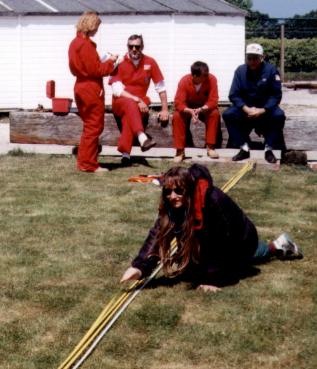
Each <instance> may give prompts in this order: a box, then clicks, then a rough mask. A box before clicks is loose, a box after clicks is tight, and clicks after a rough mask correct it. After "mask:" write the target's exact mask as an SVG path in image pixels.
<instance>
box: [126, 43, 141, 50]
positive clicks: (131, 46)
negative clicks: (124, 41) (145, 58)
mask: <svg viewBox="0 0 317 369" xmlns="http://www.w3.org/2000/svg"><path fill="white" fill-rule="evenodd" d="M128 48H129V49H130V50H133V49H135V50H140V49H141V45H129V44H128Z"/></svg>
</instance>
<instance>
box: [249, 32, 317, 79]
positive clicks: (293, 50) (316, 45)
mask: <svg viewBox="0 0 317 369" xmlns="http://www.w3.org/2000/svg"><path fill="white" fill-rule="evenodd" d="M248 42H257V43H259V44H261V45H262V46H263V48H264V52H265V59H266V60H267V61H269V62H270V63H272V64H274V65H276V66H277V67H278V66H279V63H280V46H281V45H280V44H281V41H280V40H279V39H275V40H272V39H267V38H252V39H249V40H248ZM316 50H317V38H310V39H286V40H285V71H286V72H295V73H298V72H314V71H316V70H317V57H316Z"/></svg>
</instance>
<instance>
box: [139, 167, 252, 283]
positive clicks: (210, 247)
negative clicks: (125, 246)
mask: <svg viewBox="0 0 317 369" xmlns="http://www.w3.org/2000/svg"><path fill="white" fill-rule="evenodd" d="M189 170H190V172H191V174H192V176H193V177H194V178H195V180H196V181H197V180H198V179H206V180H207V181H208V183H209V187H208V189H207V191H206V195H205V201H204V205H203V209H202V210H203V227H202V229H200V230H197V231H195V233H196V237H197V239H198V242H199V244H200V260H199V262H198V264H195V265H194V264H192V265H191V268H190V270H189V271H188V273H187V277H189V279H190V280H192V281H197V280H200V281H211V282H212V283H213V284H216V283H215V281H213V277H214V276H215V275H216V274H218V273H219V272H220V273H225V274H228V273H234V272H235V271H236V270H239V269H241V268H243V267H245V266H248V265H251V264H252V259H253V255H254V253H255V250H256V248H257V245H258V235H257V231H256V228H255V226H254V225H253V223H252V222H251V220H250V219H249V218H248V217H247V216H246V214H245V213H244V212H243V211H242V209H241V208H240V207H239V206H238V205H237V204H236V203H235V202H234V201H233V200H232V199H231V198H230V197H229V196H228V195H226V194H225V193H224V192H223V191H221V190H220V189H219V188H217V187H214V186H213V181H212V177H211V176H210V174H209V171H208V169H207V168H206V167H204V166H202V165H199V164H194V165H192V166H191V167H190V169H189ZM159 228H160V217H159V218H158V219H157V220H156V222H155V225H154V227H153V228H151V230H150V232H149V234H148V236H147V238H146V240H145V242H144V244H143V246H142V248H141V249H140V251H139V254H138V256H137V257H136V258H135V259H134V260H133V262H132V266H134V267H135V268H138V269H140V270H141V272H142V275H143V276H147V275H149V274H150V273H151V271H152V270H153V269H154V267H155V266H156V265H157V263H158V262H159V260H160V258H159V256H158V243H157V235H158V232H159ZM175 236H176V237H177V234H175Z"/></svg>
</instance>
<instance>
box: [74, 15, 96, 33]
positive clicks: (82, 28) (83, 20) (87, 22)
mask: <svg viewBox="0 0 317 369" xmlns="http://www.w3.org/2000/svg"><path fill="white" fill-rule="evenodd" d="M100 23H101V19H100V18H99V16H98V14H97V13H95V12H85V13H83V14H82V15H81V17H80V18H79V20H78V23H77V26H76V28H77V31H78V32H82V33H84V34H85V35H87V34H88V33H90V32H94V31H96V30H97V29H98V27H99V25H100Z"/></svg>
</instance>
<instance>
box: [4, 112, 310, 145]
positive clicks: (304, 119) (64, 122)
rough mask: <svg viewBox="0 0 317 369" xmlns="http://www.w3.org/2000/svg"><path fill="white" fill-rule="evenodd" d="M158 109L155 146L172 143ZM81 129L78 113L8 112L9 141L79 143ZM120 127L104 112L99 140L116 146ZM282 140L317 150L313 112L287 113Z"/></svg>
mask: <svg viewBox="0 0 317 369" xmlns="http://www.w3.org/2000/svg"><path fill="white" fill-rule="evenodd" d="M157 118H158V117H157V112H151V114H150V118H149V124H148V126H147V129H146V132H147V133H148V134H150V135H151V136H152V137H154V138H155V141H156V142H157V147H167V148H172V147H173V138H172V125H171V117H170V123H169V125H168V126H167V127H166V128H162V127H161V125H160V124H159V122H158V119H157ZM190 131H191V136H192V143H193V144H194V146H195V147H198V148H203V147H204V145H205V125H204V124H203V123H198V124H195V125H191V128H190ZM81 132H82V121H81V119H80V118H79V116H78V115H76V114H74V113H70V114H68V115H65V116H56V115H54V114H53V113H46V112H45V113H43V112H26V111H15V112H11V113H10V142H12V143H25V144H34V143H40V144H56V145H78V143H79V140H80V135H81ZM221 132H222V138H223V141H222V145H221V147H222V148H225V147H226V144H227V140H228V133H227V130H226V128H225V126H224V124H223V122H222V124H221ZM119 134H120V132H119V130H118V127H117V123H116V121H115V119H114V116H113V114H111V113H107V114H106V115H105V128H104V131H103V133H102V135H101V136H100V143H101V144H102V145H106V146H116V145H117V141H118V138H119ZM284 135H285V141H286V145H287V148H288V149H294V150H309V151H316V150H317V123H316V118H315V117H314V116H290V117H287V120H286V124H285V128H284ZM251 140H252V141H254V143H255V148H259V146H261V142H262V141H263V139H262V138H260V137H258V136H257V135H256V134H254V132H252V133H251Z"/></svg>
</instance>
